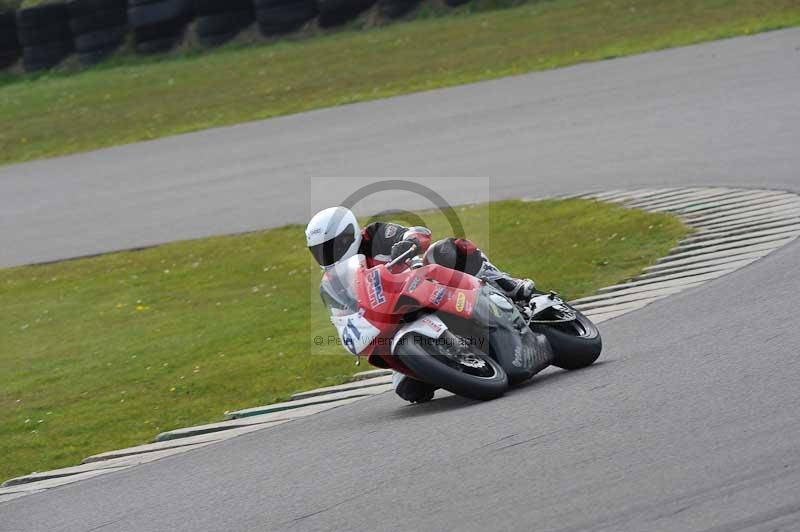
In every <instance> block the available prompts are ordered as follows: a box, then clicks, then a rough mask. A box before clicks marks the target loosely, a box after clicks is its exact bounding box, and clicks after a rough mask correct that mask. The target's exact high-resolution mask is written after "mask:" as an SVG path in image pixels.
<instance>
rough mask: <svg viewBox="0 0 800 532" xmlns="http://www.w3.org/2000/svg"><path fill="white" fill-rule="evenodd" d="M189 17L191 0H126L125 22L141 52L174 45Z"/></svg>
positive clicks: (137, 49) (161, 49) (168, 49)
mask: <svg viewBox="0 0 800 532" xmlns="http://www.w3.org/2000/svg"><path fill="white" fill-rule="evenodd" d="M191 18H192V0H128V23H129V24H130V27H131V28H132V29H133V35H134V41H135V43H136V51H137V52H138V53H140V54H154V53H159V52H168V51H170V50H172V49H173V48H175V46H177V45H178V43H179V42H180V41H181V39H182V38H183V33H184V30H185V29H186V25H187V24H188V23H189V22H190V21H191Z"/></svg>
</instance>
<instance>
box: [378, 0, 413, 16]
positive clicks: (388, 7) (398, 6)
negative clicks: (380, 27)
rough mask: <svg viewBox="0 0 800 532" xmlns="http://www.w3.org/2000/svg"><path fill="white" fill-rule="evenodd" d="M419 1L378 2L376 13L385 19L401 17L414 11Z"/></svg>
mask: <svg viewBox="0 0 800 532" xmlns="http://www.w3.org/2000/svg"><path fill="white" fill-rule="evenodd" d="M419 2H420V0H378V11H379V12H380V15H381V17H383V18H385V19H389V20H392V19H396V18H399V17H402V16H403V15H405V14H406V13H408V12H409V11H411V10H412V9H414V8H415V7H416V6H417V4H419Z"/></svg>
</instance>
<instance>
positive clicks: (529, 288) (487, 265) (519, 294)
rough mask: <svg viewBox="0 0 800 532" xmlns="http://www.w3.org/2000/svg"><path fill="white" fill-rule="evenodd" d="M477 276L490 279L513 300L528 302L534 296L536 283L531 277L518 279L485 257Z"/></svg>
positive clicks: (486, 279)
mask: <svg viewBox="0 0 800 532" xmlns="http://www.w3.org/2000/svg"><path fill="white" fill-rule="evenodd" d="M485 257H486V256H485V255H484V263H483V266H482V267H481V269H480V271H479V272H478V275H477V277H480V278H481V279H484V280H485V281H489V282H490V283H492V284H494V285H495V286H496V287H497V288H499V289H500V290H502V291H503V293H505V295H507V296H508V297H509V298H510V299H511V300H512V301H517V302H527V301H529V300H530V299H531V297H533V294H534V291H535V289H536V284H535V283H534V282H533V281H532V280H531V279H517V278H516V277H511V276H510V275H508V274H507V273H506V272H503V271H500V270H499V269H498V268H497V267H496V266H495V265H494V264H492V263H491V262H489V259H486V258H485Z"/></svg>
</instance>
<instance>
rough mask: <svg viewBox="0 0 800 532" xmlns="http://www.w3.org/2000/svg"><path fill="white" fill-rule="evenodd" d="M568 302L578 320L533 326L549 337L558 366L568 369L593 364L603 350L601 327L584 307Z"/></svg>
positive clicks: (555, 363)
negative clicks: (582, 308)
mask: <svg viewBox="0 0 800 532" xmlns="http://www.w3.org/2000/svg"><path fill="white" fill-rule="evenodd" d="M564 305H565V306H566V307H568V308H569V309H570V310H571V311H572V312H574V313H575V319H574V320H571V321H567V322H561V323H553V324H552V325H548V324H543V323H539V324H536V325H533V324H532V325H531V329H533V330H534V331H536V332H538V333H542V334H544V335H545V337H547V341H548V342H550V347H552V348H553V354H554V355H555V358H554V359H553V362H552V364H553V365H554V366H557V367H559V368H562V369H567V370H574V369H580V368H585V367H586V366H591V365H592V364H594V362H595V361H596V360H597V359H598V357H599V356H600V352H601V351H602V350H603V340H602V338H600V331H599V330H597V326H596V325H595V324H594V323H592V320H590V319H589V318H587V317H586V316H584V315H583V314H582V313H581V311H579V310H578V309H576V308H574V307H572V306H570V305H567V304H566V303H564Z"/></svg>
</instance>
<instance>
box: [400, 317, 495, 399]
mask: <svg viewBox="0 0 800 532" xmlns="http://www.w3.org/2000/svg"><path fill="white" fill-rule="evenodd" d="M441 339H442V340H444V341H446V342H448V343H449V344H450V345H459V341H458V337H457V336H455V335H454V334H452V333H451V332H450V331H445V333H444V334H443V335H442V338H441ZM437 345H438V344H436V343H431V342H430V339H429V338H426V337H424V336H420V335H419V334H416V333H410V334H408V335H406V336H404V337H403V342H401V343H400V344H399V345H398V346H397V348H396V349H395V355H396V356H397V357H398V358H399V359H400V361H401V362H403V363H404V364H405V365H406V366H407V367H408V368H409V369H410V370H411V371H413V372H414V373H415V374H416V375H417V376H418V377H419V378H420V379H422V380H423V381H425V382H427V383H429V384H433V385H434V386H437V387H439V388H444V389H445V390H447V391H449V392H452V393H454V394H456V395H461V396H463V397H468V398H470V399H476V400H478V401H489V400H491V399H496V398H498V397H500V396H501V395H503V394H504V393H505V392H506V390H507V389H508V377H507V376H506V372H505V371H504V370H503V368H502V367H501V366H500V364H498V363H497V362H496V361H495V360H494V359H493V358H491V357H490V356H489V355H487V354H485V353H483V352H482V351H481V350H480V349H478V348H476V347H467V346H462V347H460V352H461V353H464V354H465V355H467V356H468V357H470V359H471V360H473V361H480V362H482V363H483V364H484V366H483V367H482V368H480V369H476V370H475V371H476V372H485V376H479V375H475V374H470V373H466V372H465V371H462V370H459V369H456V367H457V364H452V365H451V364H450V363H449V362H452V361H453V359H452V358H449V357H447V356H444V355H441V354H440V352H439V351H438V349H439V348H438V347H437ZM460 367H462V368H464V369H466V367H465V366H460Z"/></svg>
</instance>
